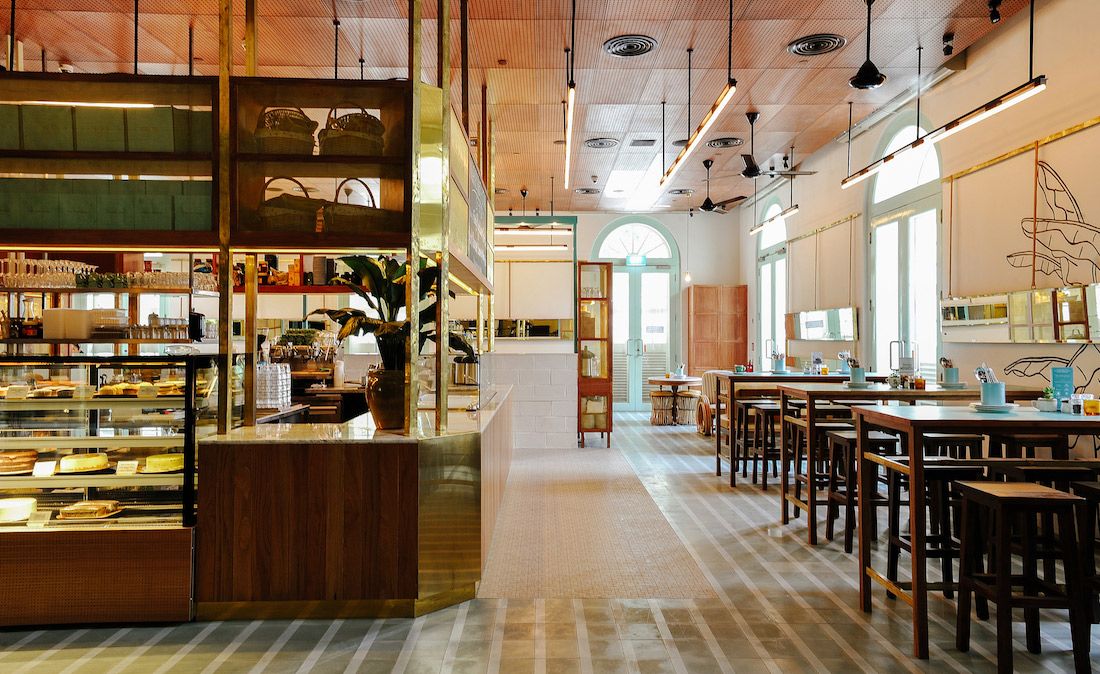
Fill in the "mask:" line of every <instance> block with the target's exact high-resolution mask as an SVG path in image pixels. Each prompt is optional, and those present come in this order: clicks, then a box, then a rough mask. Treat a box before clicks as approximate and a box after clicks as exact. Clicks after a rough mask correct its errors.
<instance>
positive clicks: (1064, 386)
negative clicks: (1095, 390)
mask: <svg viewBox="0 0 1100 674" xmlns="http://www.w3.org/2000/svg"><path fill="white" fill-rule="evenodd" d="M1050 385H1051V387H1052V388H1053V389H1054V398H1055V399H1056V400H1059V401H1061V400H1065V399H1067V398H1069V397H1070V396H1071V395H1073V393H1074V391H1075V387H1074V385H1073V368H1072V367H1052V368H1050Z"/></svg>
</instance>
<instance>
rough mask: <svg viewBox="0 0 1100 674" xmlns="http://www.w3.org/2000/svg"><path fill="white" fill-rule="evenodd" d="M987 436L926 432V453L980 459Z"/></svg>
mask: <svg viewBox="0 0 1100 674" xmlns="http://www.w3.org/2000/svg"><path fill="white" fill-rule="evenodd" d="M983 444H985V437H984V436H981V435H971V434H969V433H964V434H957V433H925V434H924V455H925V456H946V457H950V458H952V459H979V458H981V456H982V445H983Z"/></svg>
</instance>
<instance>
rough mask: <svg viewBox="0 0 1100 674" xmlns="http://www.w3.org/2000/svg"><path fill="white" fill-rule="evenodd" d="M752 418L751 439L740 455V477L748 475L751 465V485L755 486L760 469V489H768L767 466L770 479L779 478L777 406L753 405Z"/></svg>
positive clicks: (762, 403)
mask: <svg viewBox="0 0 1100 674" xmlns="http://www.w3.org/2000/svg"><path fill="white" fill-rule="evenodd" d="M749 409H750V410H751V412H752V417H753V437H752V442H751V443H746V444H745V445H744V454H742V455H741V477H745V476H746V475H747V473H748V469H749V464H750V463H751V464H752V483H753V484H756V477H757V472H756V471H757V468H759V469H760V488H761V489H763V490H765V491H767V489H768V464H769V463H771V466H772V477H778V476H779V444H778V443H777V442H776V440H777V439H778V434H777V433H776V426H777V424H778V422H779V404H778V403H775V402H771V401H766V402H759V403H754V404H752V405H750V406H749Z"/></svg>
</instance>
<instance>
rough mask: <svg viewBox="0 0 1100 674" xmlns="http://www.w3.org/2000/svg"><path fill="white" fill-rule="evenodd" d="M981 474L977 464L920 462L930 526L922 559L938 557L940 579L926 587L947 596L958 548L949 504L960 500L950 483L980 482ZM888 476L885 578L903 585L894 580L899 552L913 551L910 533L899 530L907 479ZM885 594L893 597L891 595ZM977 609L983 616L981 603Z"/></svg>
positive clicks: (951, 593) (951, 587) (950, 592)
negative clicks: (922, 464) (961, 464)
mask: <svg viewBox="0 0 1100 674" xmlns="http://www.w3.org/2000/svg"><path fill="white" fill-rule="evenodd" d="M905 461H908V459H906V460H905ZM984 477H985V469H984V468H982V467H980V466H955V465H947V464H944V465H937V464H935V463H931V462H928V463H925V465H924V485H925V495H926V496H925V504H926V506H927V508H928V518H927V521H928V522H929V524H930V525H931V526H930V529H931V531H930V532H929V533H927V534H925V537H924V544H925V550H924V556H925V558H926V559H938V560H940V576H941V577H942V581H941V582H939V583H928V584H927V587H928V589H929V590H940V591H942V592H943V596H945V597H947V598H948V599H951V598H952V597H953V596H954V594H955V581H954V566H953V564H954V560H955V559H957V558H958V557H959V549H960V539H959V536H958V532H959V525H957V524H955V522H957V521H958V519H959V518H956V517H953V516H952V506H954V507H955V508H958V505H957V504H959V503H960V498H959V495H958V491H957V490H956V489H955V488H954V483H956V482H958V481H960V480H971V481H980V480H982V479H984ZM888 479H889V486H888V487H887V520H888V521H889V525H888V526H889V530H888V532H887V543H886V577H887V578H888V579H890V580H891V581H893V582H894V583H897V584H898V585H899V586H904V585H907V584H902V583H898V563H899V561H900V559H901V553H902V552H903V551H904V552H906V553H908V554H913V539H912V536H911V534H903V533H901V508H902V506H903V505H904V506H909V505H910V503H909V501H906V500H903V499H902V497H901V491H902V489H904V488H907V487H908V482H909V481H908V479H906V478H905V476H904V475H902V474H900V473H891V474H890V477H889V478H888ZM887 596H888V597H890V598H891V599H893V598H894V596H893V595H891V594H887ZM981 611H982V613H983V615H984V613H985V611H984V605H983V607H982V608H981Z"/></svg>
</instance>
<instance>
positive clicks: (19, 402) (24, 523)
mask: <svg viewBox="0 0 1100 674" xmlns="http://www.w3.org/2000/svg"><path fill="white" fill-rule="evenodd" d="M216 381H217V376H216V371H215V365H214V359H213V358H212V357H206V356H182V357H106V358H95V357H31V356H27V357H2V358H0V393H2V394H3V397H2V398H0V574H2V575H3V577H5V578H8V579H9V583H8V585H7V593H6V597H5V601H4V602H0V625H13V624H21V625H25V624H60V623H76V622H80V623H91V622H114V621H121V620H125V621H127V622H129V621H135V620H143V621H164V620H187V619H188V618H189V617H190V611H191V604H190V598H191V584H192V581H191V558H192V549H193V545H192V531H193V529H192V528H193V526H194V523H195V516H196V512H195V502H196V499H195V480H196V470H195V447H196V441H197V438H198V437H199V436H202V435H205V434H209V433H213V432H214V430H215V428H216V416H215V407H216V403H215V402H214V401H213V400H214V397H213V396H212V395H211V393H212V390H213V387H214V385H215V382H216ZM89 572H90V573H91V575H87V574H88V573H89ZM77 579H81V580H77Z"/></svg>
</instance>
